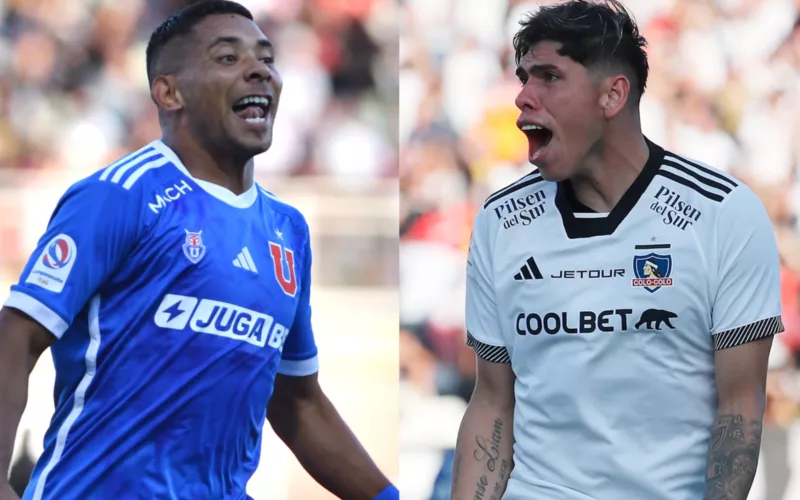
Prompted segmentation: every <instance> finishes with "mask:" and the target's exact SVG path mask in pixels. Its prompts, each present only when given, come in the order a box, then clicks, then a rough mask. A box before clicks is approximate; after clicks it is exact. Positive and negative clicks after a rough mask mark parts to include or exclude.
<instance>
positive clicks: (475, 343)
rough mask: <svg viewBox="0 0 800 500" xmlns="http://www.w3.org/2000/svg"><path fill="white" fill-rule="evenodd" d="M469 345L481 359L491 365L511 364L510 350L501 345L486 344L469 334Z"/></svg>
mask: <svg viewBox="0 0 800 500" xmlns="http://www.w3.org/2000/svg"><path fill="white" fill-rule="evenodd" d="M467 345H468V346H470V347H472V349H473V350H474V351H475V354H477V355H478V357H479V358H481V359H483V360H485V361H489V362H491V363H511V357H510V356H509V355H508V349H506V348H505V347H503V346H499V345H489V344H484V343H483V342H481V341H480V340H478V339H476V338H475V337H473V336H472V334H471V333H469V332H467Z"/></svg>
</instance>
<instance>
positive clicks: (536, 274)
mask: <svg viewBox="0 0 800 500" xmlns="http://www.w3.org/2000/svg"><path fill="white" fill-rule="evenodd" d="M514 279H515V280H517V281H526V280H534V279H536V280H540V279H544V277H543V276H542V273H541V271H539V266H537V265H536V261H535V260H534V259H533V257H528V260H526V261H525V264H524V265H523V266H522V267H521V268H520V269H519V272H518V273H517V274H515V275H514Z"/></svg>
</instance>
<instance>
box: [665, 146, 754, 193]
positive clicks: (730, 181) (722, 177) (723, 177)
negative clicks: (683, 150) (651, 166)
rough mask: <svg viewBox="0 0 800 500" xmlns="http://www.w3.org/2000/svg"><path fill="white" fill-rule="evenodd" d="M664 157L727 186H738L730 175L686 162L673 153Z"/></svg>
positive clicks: (692, 162)
mask: <svg viewBox="0 0 800 500" xmlns="http://www.w3.org/2000/svg"><path fill="white" fill-rule="evenodd" d="M664 157H665V158H669V159H673V160H678V161H680V162H683V163H685V164H687V165H691V166H692V167H694V168H696V169H697V170H700V171H701V172H705V173H706V174H708V175H710V176H712V177H716V178H717V179H720V180H722V181H725V182H726V183H727V184H730V185H731V187H738V186H739V184H738V183H737V182H736V181H735V180H734V179H733V178H732V177H731V176H730V175H725V174H723V173H721V172H717V171H715V170H711V169H710V168H706V167H704V166H702V165H699V164H698V163H697V162H695V161H692V160H687V159H686V158H684V157H682V156H678V155H676V154H675V153H667V154H666V155H665V156H664Z"/></svg>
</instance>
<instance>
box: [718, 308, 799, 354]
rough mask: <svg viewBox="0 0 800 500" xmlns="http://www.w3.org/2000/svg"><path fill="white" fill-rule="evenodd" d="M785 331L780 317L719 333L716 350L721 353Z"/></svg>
mask: <svg viewBox="0 0 800 500" xmlns="http://www.w3.org/2000/svg"><path fill="white" fill-rule="evenodd" d="M782 331H784V327H783V321H782V320H781V317H780V316H773V317H771V318H766V319H762V320H760V321H756V322H755V323H750V324H749V325H744V326H740V327H738V328H732V329H730V330H725V331H724V332H719V333H717V334H715V335H714V350H715V351H719V350H722V349H728V348H730V347H736V346H737V345H742V344H746V343H748V342H752V341H754V340H758V339H763V338H764V337H769V336H770V335H776V334H778V333H781V332H782Z"/></svg>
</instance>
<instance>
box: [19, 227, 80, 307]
mask: <svg viewBox="0 0 800 500" xmlns="http://www.w3.org/2000/svg"><path fill="white" fill-rule="evenodd" d="M77 258H78V247H77V246H76V245H75V240H73V239H72V238H71V237H70V236H69V235H66V234H59V235H57V236H54V237H53V238H51V239H50V241H49V242H48V243H47V245H45V246H44V249H43V250H42V252H41V254H40V255H39V258H38V259H36V263H35V264H34V265H33V268H32V269H31V271H30V272H29V273H28V277H27V278H26V279H25V283H31V284H33V285H37V286H40V287H42V288H44V289H45V290H48V291H50V292H54V293H61V290H63V289H64V283H66V281H67V278H68V277H69V273H70V271H72V266H73V265H74V264H75V260H76V259H77Z"/></svg>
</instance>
